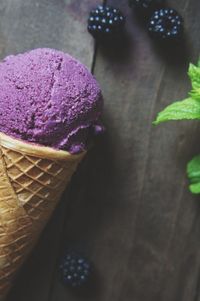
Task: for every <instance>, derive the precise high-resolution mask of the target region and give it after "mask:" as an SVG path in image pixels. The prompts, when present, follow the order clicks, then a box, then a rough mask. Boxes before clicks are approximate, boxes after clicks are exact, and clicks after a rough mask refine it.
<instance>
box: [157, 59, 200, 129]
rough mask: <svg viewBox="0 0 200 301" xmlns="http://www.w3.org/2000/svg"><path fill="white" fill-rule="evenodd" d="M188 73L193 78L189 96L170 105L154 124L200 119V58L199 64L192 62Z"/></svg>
mask: <svg viewBox="0 0 200 301" xmlns="http://www.w3.org/2000/svg"><path fill="white" fill-rule="evenodd" d="M188 75H189V77H190V79H191V83H192V90H191V91H190V92H189V93H188V95H189V97H188V98H186V99H185V100H182V101H177V102H175V103H173V104H171V105H169V106H168V107H167V108H166V109H164V110H163V111H162V112H161V113H159V114H158V116H157V119H156V120H155V121H154V122H153V124H155V125H157V124H160V123H161V122H165V121H170V120H182V119H200V59H199V61H198V64H197V66H195V65H193V64H190V66H189V70H188Z"/></svg>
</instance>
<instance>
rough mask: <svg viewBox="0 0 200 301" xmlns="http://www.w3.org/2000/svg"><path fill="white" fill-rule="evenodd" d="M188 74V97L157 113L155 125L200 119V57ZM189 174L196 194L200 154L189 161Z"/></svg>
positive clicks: (197, 192)
mask: <svg viewBox="0 0 200 301" xmlns="http://www.w3.org/2000/svg"><path fill="white" fill-rule="evenodd" d="M188 75H189V77H190V80H191V84H192V89H191V91H190V92H189V93H188V97H187V98H186V99H184V100H182V101H176V102H174V103H173V104H171V105H169V106H168V107H166V108H165V109H164V110H163V111H162V112H160V113H159V114H158V115H157V118H156V120H155V121H154V122H153V124H154V125H158V124H160V123H162V122H166V121H170V120H189V119H191V120H192V119H197V120H200V59H199V61H198V64H197V66H195V65H193V64H190V66H189V70H188ZM187 175H188V178H189V181H190V185H189V189H190V191H191V192H192V193H194V194H200V155H199V156H196V157H194V158H193V159H192V160H191V161H190V162H189V163H188V165H187Z"/></svg>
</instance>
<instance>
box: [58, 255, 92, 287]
mask: <svg viewBox="0 0 200 301" xmlns="http://www.w3.org/2000/svg"><path fill="white" fill-rule="evenodd" d="M60 273H61V279H62V281H63V283H64V284H66V285H69V286H71V287H80V286H82V285H83V284H85V283H86V282H87V281H88V279H89V276H90V273H91V264H90V263H89V261H88V260H87V259H86V258H85V257H83V256H81V255H79V254H75V253H71V252H70V253H67V254H66V255H65V256H64V258H63V259H62V262H61V265H60Z"/></svg>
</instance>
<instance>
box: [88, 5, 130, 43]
mask: <svg viewBox="0 0 200 301" xmlns="http://www.w3.org/2000/svg"><path fill="white" fill-rule="evenodd" d="M124 25H125V17H124V16H123V15H122V13H121V12H120V10H119V9H117V8H113V7H111V6H105V5H99V6H98V7H97V8H96V9H93V10H92V11H91V12H90V15H89V18H88V31H89V32H90V33H91V35H92V36H93V37H94V38H96V39H101V38H102V39H104V38H107V37H108V38H110V37H118V36H120V34H121V33H122V31H123V29H124Z"/></svg>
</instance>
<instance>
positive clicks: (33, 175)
mask: <svg viewBox="0 0 200 301" xmlns="http://www.w3.org/2000/svg"><path fill="white" fill-rule="evenodd" d="M83 156H84V153H82V154H80V155H71V154H70V153H68V152H66V151H61V150H55V149H53V148H49V147H43V146H38V145H34V144H31V143H26V142H23V141H20V140H17V139H13V138H11V137H9V136H7V135H5V134H3V133H0V301H2V300H3V299H4V298H5V296H6V294H7V292H8V291H9V289H10V287H11V285H12V282H13V278H14V276H15V274H16V272H17V271H18V269H19V268H20V266H21V265H22V264H23V262H24V261H25V259H26V257H27V256H28V255H29V253H30V251H31V250H32V248H33V247H34V245H35V244H36V242H37V240H38V238H39V235H40V233H41V231H42V230H43V228H44V226H45V225H46V223H47V222H48V220H49V218H50V216H51V215H52V212H53V211H54V209H55V207H56V204H57V203H58V201H59V199H60V197H61V195H62V193H63V191H64V190H65V188H66V185H67V184H68V183H69V181H70V179H71V176H72V175H73V173H74V171H75V170H76V168H77V165H78V164H79V162H80V161H81V159H82V158H83Z"/></svg>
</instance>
